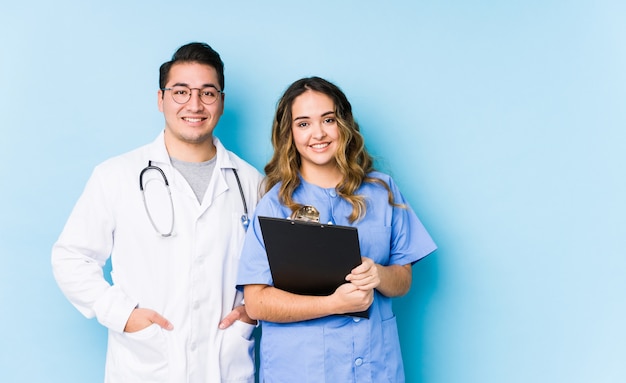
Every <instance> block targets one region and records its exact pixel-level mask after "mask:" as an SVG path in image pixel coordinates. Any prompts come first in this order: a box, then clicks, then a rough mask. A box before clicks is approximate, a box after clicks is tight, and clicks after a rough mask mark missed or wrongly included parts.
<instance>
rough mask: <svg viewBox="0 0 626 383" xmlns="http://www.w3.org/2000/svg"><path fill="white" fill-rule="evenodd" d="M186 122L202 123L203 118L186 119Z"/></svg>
mask: <svg viewBox="0 0 626 383" xmlns="http://www.w3.org/2000/svg"><path fill="white" fill-rule="evenodd" d="M184 120H185V121H189V122H200V121H202V119H201V118H185V119H184Z"/></svg>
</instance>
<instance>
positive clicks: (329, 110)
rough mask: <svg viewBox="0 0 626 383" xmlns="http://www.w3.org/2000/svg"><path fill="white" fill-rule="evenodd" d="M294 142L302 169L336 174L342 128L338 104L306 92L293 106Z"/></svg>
mask: <svg viewBox="0 0 626 383" xmlns="http://www.w3.org/2000/svg"><path fill="white" fill-rule="evenodd" d="M291 115H292V121H291V130H292V133H293V141H294V144H295V145H296V149H297V150H298V153H300V159H301V169H300V171H301V172H302V173H303V174H304V173H307V171H308V170H313V171H318V170H322V169H329V170H333V171H336V169H337V168H336V160H335V153H336V152H337V148H338V141H339V127H338V126H337V120H336V118H335V104H334V103H333V100H332V99H331V98H330V97H328V96H327V95H325V94H323V93H320V92H316V91H312V90H307V91H306V92H304V93H302V94H301V95H300V96H298V97H296V99H295V100H294V101H293V104H292V105H291Z"/></svg>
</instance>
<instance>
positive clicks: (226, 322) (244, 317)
mask: <svg viewBox="0 0 626 383" xmlns="http://www.w3.org/2000/svg"><path fill="white" fill-rule="evenodd" d="M238 320H240V321H242V322H245V323H248V324H254V325H255V324H256V321H255V320H254V319H251V318H250V317H249V316H248V313H247V312H246V306H237V307H235V308H234V309H233V311H231V312H230V313H229V314H228V315H226V317H225V318H224V319H222V321H221V322H220V326H219V327H220V328H221V329H222V330H223V329H225V328H228V327H230V326H231V325H232V324H233V323H235V321H238Z"/></svg>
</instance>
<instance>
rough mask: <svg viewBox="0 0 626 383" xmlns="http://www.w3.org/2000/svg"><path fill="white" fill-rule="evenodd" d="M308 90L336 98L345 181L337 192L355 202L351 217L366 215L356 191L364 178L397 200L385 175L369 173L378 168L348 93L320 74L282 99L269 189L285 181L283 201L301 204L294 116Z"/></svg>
mask: <svg viewBox="0 0 626 383" xmlns="http://www.w3.org/2000/svg"><path fill="white" fill-rule="evenodd" d="M307 91H313V92H319V93H322V94H324V95H326V96H328V97H330V98H331V100H333V103H334V105H335V117H336V120H337V126H338V127H339V145H338V149H337V152H336V153H335V160H336V161H337V166H338V167H339V170H340V172H341V174H342V175H343V179H342V181H341V182H340V183H339V184H338V185H337V187H336V190H337V193H338V194H339V195H340V196H341V197H343V198H345V199H346V200H347V201H348V202H349V203H350V204H351V205H352V213H351V214H350V216H349V217H348V219H349V220H350V222H354V221H356V220H358V219H360V218H362V217H363V216H365V212H366V210H367V208H366V205H367V204H366V201H365V198H364V197H363V196H361V195H357V194H355V192H356V191H357V190H358V188H359V187H360V186H361V184H362V183H363V182H371V183H376V184H379V185H381V186H383V187H384V188H385V189H387V194H388V201H389V203H390V204H391V205H394V206H401V205H396V204H395V203H394V199H393V194H392V192H391V189H390V188H389V185H387V183H386V182H385V181H383V180H381V179H378V178H374V177H369V176H368V174H369V173H370V172H371V171H373V170H374V167H373V160H372V157H371V156H370V154H369V153H368V152H367V150H366V149H365V141H364V140H363V136H362V135H361V132H360V131H359V125H358V124H357V122H356V121H355V120H354V116H353V115H352V106H351V105H350V102H349V101H348V99H347V98H346V95H345V94H344V93H343V92H342V91H341V89H339V87H337V86H336V85H334V84H332V83H331V82H329V81H327V80H324V79H322V78H320V77H307V78H302V79H300V80H298V81H296V82H294V83H293V84H291V85H290V86H289V88H287V90H286V91H285V93H284V94H283V96H282V97H281V98H280V100H279V101H278V106H277V108H276V114H275V116H274V122H273V124H272V145H273V147H274V154H273V156H272V158H271V160H270V161H269V162H268V163H267V165H265V174H266V176H267V177H266V180H265V192H268V191H269V190H270V189H271V188H272V187H273V186H274V185H276V184H278V183H281V185H280V189H279V191H278V197H279V200H280V202H281V203H283V204H285V205H286V206H287V207H289V208H290V209H291V211H292V212H293V211H296V210H298V209H299V208H300V207H302V205H301V204H298V203H296V202H295V201H294V200H293V198H292V196H293V192H294V191H295V190H296V188H297V187H298V186H299V185H300V177H299V170H300V165H301V159H300V154H299V153H298V151H297V150H296V146H295V143H294V141H293V133H292V124H293V116H292V113H291V106H292V105H293V102H294V100H295V99H296V98H297V97H298V96H300V95H301V94H303V93H304V92H307Z"/></svg>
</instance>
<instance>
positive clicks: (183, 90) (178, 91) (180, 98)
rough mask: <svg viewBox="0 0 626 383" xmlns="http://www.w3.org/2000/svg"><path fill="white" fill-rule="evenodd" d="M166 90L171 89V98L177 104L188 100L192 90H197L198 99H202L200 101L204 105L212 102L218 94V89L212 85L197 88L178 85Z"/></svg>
mask: <svg viewBox="0 0 626 383" xmlns="http://www.w3.org/2000/svg"><path fill="white" fill-rule="evenodd" d="M167 90H171V91H172V98H173V99H174V101H176V102H177V103H179V104H184V103H186V102H187V101H189V99H191V91H192V90H197V91H198V92H199V94H200V101H202V103H203V104H206V105H210V104H212V103H214V102H215V101H216V100H217V98H218V96H219V94H220V91H218V90H217V89H215V88H214V87H212V86H208V87H206V88H202V89H198V88H188V87H186V86H181V85H178V86H174V87H172V88H167Z"/></svg>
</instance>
